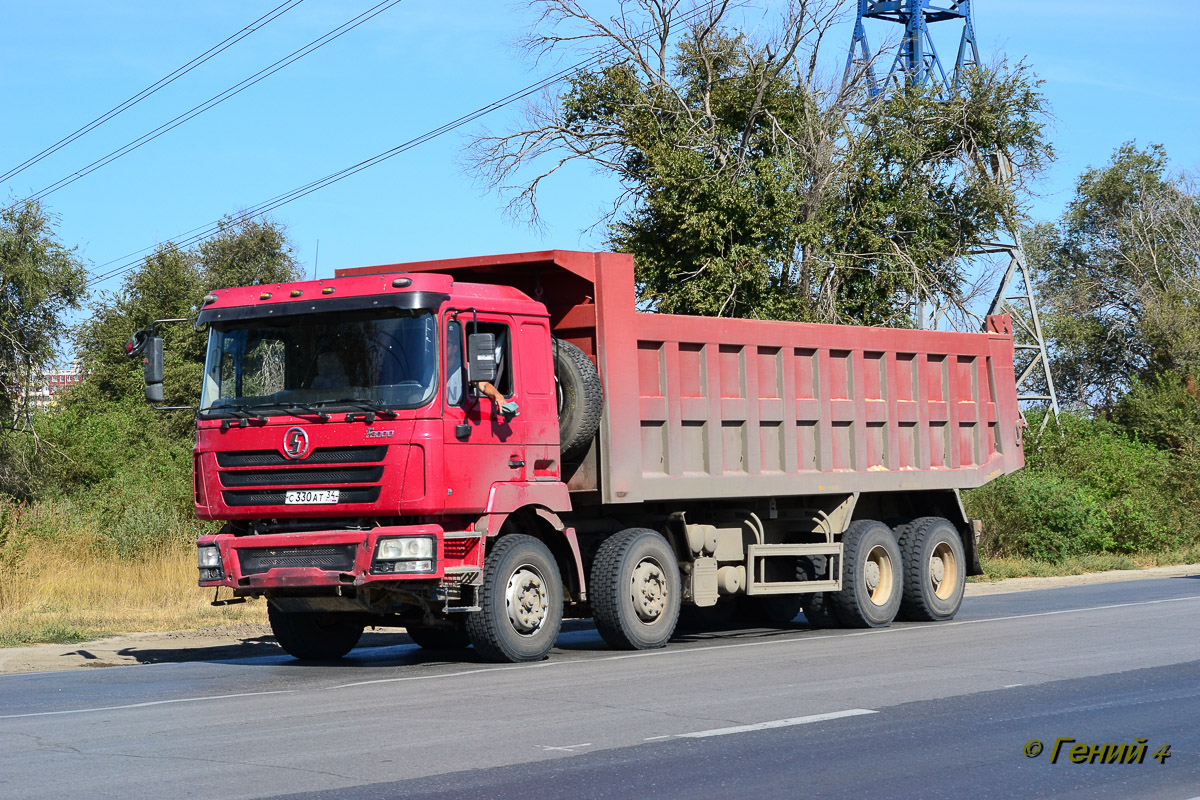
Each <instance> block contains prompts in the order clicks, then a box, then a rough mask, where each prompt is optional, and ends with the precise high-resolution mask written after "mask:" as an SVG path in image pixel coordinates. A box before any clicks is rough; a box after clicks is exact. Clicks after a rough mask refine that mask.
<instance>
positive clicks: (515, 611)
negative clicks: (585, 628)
mask: <svg viewBox="0 0 1200 800" xmlns="http://www.w3.org/2000/svg"><path fill="white" fill-rule="evenodd" d="M562 614H563V588H562V578H561V577H560V576H559V574H558V564H557V563H555V561H554V556H553V555H551V553H550V550H549V548H547V547H546V545H544V544H542V542H540V541H538V540H537V539H535V538H533V537H532V536H526V535H525V534H521V533H510V534H508V535H506V536H502V537H500V539H498V540H497V541H496V542H495V544H493V545H492V549H491V552H490V553H488V555H487V559H486V560H485V561H484V568H483V585H482V586H480V587H479V610H478V611H472V612H470V613H468V614H467V636H468V638H469V639H470V640H471V644H473V645H474V646H475V651H476V652H477V653H479V656H480V657H481V658H482V659H484V660H485V661H497V662H509V663H516V662H523V661H541V660H542V659H543V658H545V657H546V654H547V653H549V652H550V648H551V647H553V646H554V642H555V640H556V639H558V629H559V626H560V625H562Z"/></svg>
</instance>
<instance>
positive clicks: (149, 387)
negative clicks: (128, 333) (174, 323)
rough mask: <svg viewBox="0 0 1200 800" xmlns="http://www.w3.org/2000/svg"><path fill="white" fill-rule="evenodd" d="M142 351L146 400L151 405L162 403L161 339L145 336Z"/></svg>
mask: <svg viewBox="0 0 1200 800" xmlns="http://www.w3.org/2000/svg"><path fill="white" fill-rule="evenodd" d="M134 335H135V336H136V335H137V334H134ZM142 351H143V356H142V368H143V372H144V374H145V377H146V399H147V400H149V401H150V402H151V403H161V402H162V401H163V342H162V338H161V337H158V336H147V337H146V341H145V342H144V343H143V345H142Z"/></svg>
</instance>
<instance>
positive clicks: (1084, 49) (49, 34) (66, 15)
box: [0, 0, 1200, 288]
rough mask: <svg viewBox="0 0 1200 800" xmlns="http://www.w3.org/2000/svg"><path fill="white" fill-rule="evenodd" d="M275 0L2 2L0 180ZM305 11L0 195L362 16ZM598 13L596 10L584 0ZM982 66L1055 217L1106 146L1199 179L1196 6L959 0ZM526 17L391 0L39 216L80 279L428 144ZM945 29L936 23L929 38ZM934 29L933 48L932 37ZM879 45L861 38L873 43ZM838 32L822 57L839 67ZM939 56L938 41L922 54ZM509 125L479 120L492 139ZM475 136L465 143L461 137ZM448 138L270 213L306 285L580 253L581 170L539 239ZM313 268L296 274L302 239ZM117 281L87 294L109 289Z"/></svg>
mask: <svg viewBox="0 0 1200 800" xmlns="http://www.w3.org/2000/svg"><path fill="white" fill-rule="evenodd" d="M280 2H282V0H241V1H240V2H226V1H225V0H206V2H204V3H177V2H165V3H164V2H142V1H141V0H138V1H136V2H135V0H109V1H108V2H103V3H100V2H90V3H89V2H71V1H70V0H63V1H62V2H56V3H27V2H12V0H0V9H2V10H3V19H4V33H5V35H4V42H5V44H4V46H3V47H0V91H3V96H4V99H5V103H4V107H5V111H6V114H5V117H6V119H5V125H4V127H3V134H2V135H0V172H3V171H4V170H7V169H8V168H9V167H11V166H15V165H16V164H17V163H19V162H21V161H23V160H24V159H25V158H27V157H28V156H30V155H32V154H34V153H36V152H37V151H39V150H40V149H42V148H43V147H45V146H46V145H48V144H50V143H52V142H54V141H55V140H57V139H59V138H60V137H62V136H64V135H65V134H67V133H69V132H70V131H72V130H74V129H75V128H77V127H79V126H80V125H82V124H83V123H86V122H87V121H89V120H91V119H92V118H93V117H95V116H97V115H98V114H100V113H103V112H104V111H106V110H107V109H108V108H110V107H112V106H113V105H115V104H116V103H118V102H120V101H122V100H124V99H125V98H126V97H128V96H130V95H131V94H133V93H135V92H137V91H138V90H140V89H141V88H143V87H144V86H146V85H148V84H150V83H152V82H154V81H155V80H157V79H159V78H160V77H162V76H163V75H165V74H166V73H168V72H170V71H171V70H173V69H175V68H176V67H177V66H179V65H180V64H182V63H183V62H185V61H187V60H189V59H190V58H192V57H193V56H195V55H197V54H199V53H200V52H202V51H204V50H206V49H207V48H208V47H210V46H212V45H214V44H216V43H217V42H218V41H220V40H222V39H224V38H225V37H226V36H228V35H230V34H232V33H233V32H234V31H236V30H237V29H239V28H241V27H242V26H244V25H246V24H247V23H249V22H250V21H251V20H253V19H254V18H256V17H258V16H260V15H261V14H263V13H265V12H267V11H268V10H269V9H271V8H273V7H275V6H276V5H278V4H279V3H280ZM375 2H376V0H305V2H303V3H302V4H301V5H300V6H298V7H297V8H296V9H295V10H293V11H291V12H289V13H288V14H286V15H284V16H283V17H281V18H280V19H279V20H277V21H275V22H273V23H271V24H270V25H268V26H266V27H264V28H263V29H261V30H259V31H257V32H256V33H254V34H253V35H252V36H250V37H249V38H247V39H246V40H245V41H243V42H241V43H239V44H238V45H236V46H234V47H233V48H231V49H229V50H228V51H226V52H225V53H222V54H221V55H219V56H217V57H216V58H214V59H213V60H212V61H210V62H208V63H207V64H205V65H203V66H201V67H200V68H198V69H196V70H195V71H193V72H192V73H190V74H188V75H187V76H185V77H184V78H183V79H181V80H179V81H177V82H176V83H174V84H172V85H171V86H170V87H168V88H166V89H164V90H163V91H161V92H159V93H158V94H156V95H154V96H153V97H152V98H150V99H149V100H147V101H145V102H143V103H142V104H140V105H138V106H137V107H135V108H134V109H133V110H131V111H129V112H126V113H125V114H123V115H121V116H120V117H118V118H116V119H115V120H114V121H112V122H110V123H108V124H106V125H104V126H102V127H100V128H98V129H97V130H96V131H95V132H93V133H91V134H89V135H87V136H85V137H84V138H82V139H80V140H79V141H78V142H76V143H74V144H72V145H70V146H68V147H66V148H65V149H63V150H62V151H61V152H59V153H57V154H55V155H54V156H52V157H50V158H48V159H46V160H45V161H43V162H42V163H40V164H38V165H36V166H35V167H33V168H32V169H30V170H28V171H26V172H24V173H22V174H21V175H19V176H17V177H16V178H14V179H13V180H11V181H9V182H7V183H6V184H5V185H3V186H0V194H3V195H5V196H15V197H23V196H25V195H27V194H29V193H31V192H32V191H36V190H38V189H41V188H42V187H43V186H46V185H48V184H50V183H53V182H54V181H56V180H58V179H59V178H61V177H63V176H64V175H67V174H69V173H71V172H73V171H74V170H76V169H78V168H79V167H81V166H83V165H85V164H87V163H89V162H91V161H92V160H94V159H95V158H97V157H99V156H101V155H103V154H105V153H107V152H109V151H110V150H112V149H114V148H116V147H120V146H121V145H123V144H125V143H126V142H128V141H130V140H132V139H134V138H136V137H138V136H139V135H141V134H142V133H144V132H146V131H147V130H149V129H151V128H154V127H156V126H157V125H159V124H161V123H162V122H164V121H165V120H167V119H169V118H171V117H173V116H175V115H176V114H178V113H180V112H181V111H184V110H186V109H187V108H189V107H191V106H192V105H194V104H196V103H198V102H200V101H201V100H204V99H206V98H208V97H210V96H211V95H214V94H216V93H218V92H220V91H222V90H224V89H225V88H226V87H228V86H230V85H231V84H233V83H236V82H237V81H239V80H241V79H243V78H245V77H247V76H248V75H250V74H252V73H254V72H255V71H257V70H258V69H260V68H262V67H263V66H266V65H267V64H269V63H271V62H272V61H274V60H276V59H277V58H280V57H282V56H284V55H286V54H287V53H289V52H291V51H292V50H294V49H295V48H297V47H300V46H301V45H303V44H305V43H307V42H309V41H310V40H312V39H314V38H316V37H317V36H320V35H321V34H323V33H325V32H326V31H328V30H330V29H331V28H333V27H335V26H336V25H338V24H340V23H342V22H344V21H345V20H347V19H349V18H350V17H352V16H354V15H356V14H358V13H359V12H361V11H363V10H365V9H367V8H368V7H370V6H372V5H374V3H375ZM589 5H590V6H592V7H596V8H604V7H606V6H609V5H611V4H610V3H608V2H595V3H590V4H589ZM975 13H976V24H977V28H978V32H979V40H980V47H981V51H982V54H983V57H984V59H985V60H988V59H989V58H990V57H991V56H993V55H996V54H1000V53H1003V54H1007V56H1008V57H1009V58H1011V59H1017V58H1025V59H1026V60H1027V61H1028V62H1029V63H1030V64H1031V65H1032V66H1033V67H1034V69H1035V70H1036V71H1037V72H1038V73H1039V74H1040V75H1041V76H1042V77H1043V78H1044V79H1045V82H1046V83H1045V87H1044V91H1045V92H1046V94H1047V96H1048V97H1049V100H1050V103H1051V105H1052V110H1053V113H1054V115H1055V120H1054V122H1053V131H1052V136H1053V139H1054V141H1055V144H1056V147H1057V149H1058V154H1059V161H1058V163H1057V164H1056V165H1055V166H1054V168H1053V169H1052V170H1051V172H1050V173H1049V174H1048V176H1047V177H1046V179H1045V180H1044V181H1043V182H1042V183H1041V184H1040V185H1039V186H1038V187H1037V188H1038V190H1039V193H1040V196H1039V197H1038V198H1036V199H1035V201H1034V204H1033V209H1034V213H1035V215H1036V216H1038V217H1040V218H1054V217H1056V216H1057V215H1058V214H1059V213H1060V212H1061V210H1062V207H1063V205H1064V204H1065V203H1066V202H1067V201H1068V200H1069V198H1070V194H1071V189H1072V186H1073V183H1074V179H1075V177H1076V176H1077V175H1078V174H1079V172H1080V171H1081V170H1083V169H1085V168H1086V167H1087V166H1088V165H1100V164H1102V163H1104V162H1105V161H1106V160H1107V159H1108V157H1109V155H1110V154H1111V152H1112V151H1113V149H1114V148H1116V147H1117V146H1118V145H1120V144H1121V143H1122V142H1124V141H1126V140H1130V139H1136V140H1137V141H1138V142H1139V143H1142V144H1146V143H1149V142H1157V143H1161V144H1163V145H1165V146H1166V148H1167V151H1168V153H1169V155H1170V156H1171V158H1172V161H1173V163H1174V164H1175V165H1176V166H1177V167H1180V168H1186V169H1196V168H1198V167H1200V136H1198V135H1197V131H1198V130H1200V88H1198V87H1197V85H1196V83H1195V80H1194V76H1195V72H1196V66H1197V64H1198V63H1200V58H1198V57H1197V52H1196V45H1195V42H1194V37H1195V31H1196V30H1197V29H1200V8H1197V7H1196V6H1195V5H1194V4H1182V3H1168V2H1165V0H1158V1H1157V2H1152V1H1147V2H1142V3H1138V4H1131V3H1128V2H1122V3H1118V2H1107V1H1106V0H1091V1H1090V2H1084V1H1083V0H1054V1H1053V2H1050V1H1048V0H1036V2H1035V0H1003V1H1002V0H977V2H976V12H975ZM531 21H532V18H531V16H530V14H529V12H528V11H525V10H523V9H522V8H521V7H520V6H513V5H510V4H508V3H504V2H484V1H483V0H404V2H402V3H401V4H400V5H398V6H396V7H395V8H393V9H391V10H389V11H387V12H385V13H384V14H382V15H380V16H379V17H377V18H375V19H374V20H372V21H370V22H368V23H366V24H365V25H363V26H362V27H360V28H358V29H356V30H354V31H351V32H350V33H348V34H346V35H345V36H343V37H342V38H340V39H338V40H337V41H335V42H334V43H332V44H330V45H328V46H326V47H325V48H323V49H321V50H318V51H317V52H315V53H314V54H312V55H310V56H308V57H307V58H304V59H302V60H301V61H299V62H297V63H296V64H294V65H292V66H290V67H288V68H287V69H284V70H283V71H281V72H279V73H278V74H276V75H274V76H272V77H269V78H267V79H266V80H264V81H263V82H262V83H260V84H258V85H257V86H254V87H252V88H250V89H248V90H247V91H245V92H243V93H242V94H240V95H238V96H237V97H235V98H233V99H232V100H230V101H228V102H225V103H224V104H222V105H220V106H218V107H216V108H215V109H213V110H212V111H209V112H207V113H206V114H203V115H201V116H200V117H198V118H197V119H195V120H193V121H191V122H189V123H187V124H186V125H184V126H182V127H180V128H178V129H177V130H174V131H172V132H170V133H168V134H166V135H164V136H163V137H161V138H159V139H157V140H156V141H154V142H151V143H150V144H148V145H146V146H145V147H143V148H141V149H140V150H138V151H136V152H134V153H132V154H130V155H128V156H126V157H124V158H122V159H120V160H118V161H116V162H115V163H113V164H111V165H109V166H106V167H104V168H102V169H100V170H98V171H97V172H95V173H94V174H92V175H89V176H87V177H85V178H83V179H81V180H79V181H77V182H76V183H74V184H72V185H70V186H68V187H66V188H64V189H62V190H60V191H59V192H57V193H55V194H53V195H51V196H50V197H49V198H47V200H46V203H47V205H48V207H49V208H50V209H51V210H52V211H53V212H55V213H57V214H59V215H60V216H61V226H60V235H61V238H62V239H63V241H64V242H66V243H67V244H70V245H77V246H78V248H79V254H80V255H81V256H82V257H83V259H84V260H85V262H86V263H88V264H89V265H95V266H99V265H101V264H104V263H105V262H108V261H110V260H112V259H116V258H118V257H120V256H123V255H125V254H126V253H129V252H131V251H136V250H138V249H140V248H143V247H147V246H150V245H153V244H154V243H155V242H158V241H161V240H165V239H169V238H172V237H174V236H176V235H178V234H180V233H182V232H184V231H187V230H190V229H192V228H194V227H197V226H199V225H203V224H205V223H208V222H211V221H213V220H215V219H217V218H218V217H220V216H221V215H223V214H226V213H230V212H234V211H236V210H238V209H240V208H245V207H249V206H252V205H254V204H256V203H258V202H260V201H263V200H265V199H267V198H269V197H272V196H274V195H277V194H280V193H282V192H285V191H288V190H290V189H293V188H295V187H297V186H300V185H302V184H304V183H307V182H308V181H310V180H313V179H315V178H318V177H321V176H323V175H326V174H328V173H331V172H334V171H336V170H338V169H341V168H343V167H345V166H348V165H350V164H352V163H355V162H357V161H359V160H361V159H363V158H366V157H369V156H372V155H374V154H376V153H378V152H381V151H383V150H386V149H388V148H389V147H392V146H394V145H396V144H398V143H400V142H402V141H405V140H407V139H409V138H411V137H413V136H416V135H419V134H421V133H424V132H425V131H427V130H429V129H431V128H434V127H436V126H438V125H440V124H442V123H444V122H447V121H449V120H451V119H454V118H455V117H458V116H459V115H461V114H463V113H465V112H469V111H471V110H474V109H475V108H477V107H480V106H483V105H485V104H487V103H489V102H491V101H492V100H495V99H496V98H498V97H501V96H503V95H505V94H508V93H509V92H511V91H513V90H514V89H517V88H520V87H523V86H525V85H527V84H529V83H531V82H533V81H534V80H536V79H537V78H538V77H540V76H541V75H543V74H545V72H546V71H547V69H546V68H545V67H538V66H536V65H533V64H531V63H529V62H527V61H525V60H523V59H522V58H521V57H520V56H519V55H518V54H517V53H516V51H515V49H514V47H513V42H514V40H515V39H516V38H517V36H518V35H519V34H520V33H521V32H522V31H523V29H524V28H525V26H527V25H528V24H529V23H530V22H531ZM944 25H945V24H944ZM935 30H938V28H937V27H935ZM883 32H884V30H883V29H882V28H878V27H876V28H874V29H872V31H871V32H870V35H871V36H872V38H873V39H876V43H877V42H878V40H879V39H880V38H881V37H882V34H883ZM849 36H850V31H849V27H848V26H847V27H846V29H845V33H844V35H841V34H839V35H838V36H837V37H836V39H835V41H836V42H837V45H836V47H832V48H830V50H829V55H830V56H831V64H830V67H831V69H837V68H840V63H841V59H842V58H843V57H844V48H845V46H846V45H848V44H849ZM939 44H940V47H941V50H942V54H943V58H944V59H949V60H953V54H954V51H955V50H956V48H957V39H954V41H942V40H939ZM507 119H511V113H509V114H507V115H506V114H505V112H501V113H500V114H498V115H496V117H495V118H490V119H489V124H490V125H491V126H492V127H496V128H503V127H505V124H506V120H507ZM472 130H477V129H472ZM464 137H465V133H463V132H459V133H453V134H450V135H448V136H445V137H442V138H441V139H438V140H436V141H434V142H432V143H429V144H426V145H423V146H421V147H418V148H416V149H414V150H412V151H411V152H409V153H407V154H404V155H401V156H398V157H397V158H395V159H392V160H391V161H389V162H387V163H385V164H383V165H381V166H378V167H375V168H373V169H370V170H367V171H365V172H363V173H361V174H359V175H357V176H355V177H352V178H350V179H348V180H346V181H343V182H341V183H339V184H337V185H335V186H333V187H331V188H328V189H324V190H322V191H320V192H318V193H316V194H313V195H310V196H308V197H306V198H304V199H301V200H299V201H297V202H295V203H292V204H290V205H288V206H285V207H283V208H281V209H279V210H278V211H276V212H274V214H273V217H274V218H275V219H277V220H278V221H280V222H282V223H283V224H284V225H285V226H286V227H287V229H288V231H289V234H290V236H291V238H292V241H293V243H294V245H295V255H296V256H297V258H298V259H299V260H300V262H301V263H302V264H303V265H304V266H305V268H306V269H307V270H308V271H309V273H310V274H311V273H312V271H313V269H314V266H316V267H317V270H318V273H319V274H320V275H321V276H327V275H330V274H331V273H332V271H333V269H334V268H336V267H344V266H345V267H348V266H359V265H364V264H376V263H386V262H394V261H407V260H416V259H424V258H441V257H453V256H463V255H476V254H483V253H498V252H512V251H520V250H534V249H546V248H551V247H560V248H570V249H592V248H598V247H599V246H600V244H601V240H602V238H603V232H602V231H598V230H590V231H589V230H588V228H589V227H590V226H591V224H592V223H593V222H594V221H595V220H596V218H597V217H598V216H599V214H600V213H601V212H602V211H603V210H604V209H605V208H606V207H607V204H608V203H609V202H610V201H611V199H612V197H613V193H614V187H613V185H612V184H611V182H609V181H607V180H605V179H603V178H600V177H598V176H596V175H594V174H592V173H591V172H589V171H588V170H587V169H585V168H579V169H573V170H570V171H568V172H566V173H565V174H563V175H562V176H561V177H560V178H559V179H558V180H556V181H554V182H553V183H552V184H551V185H549V186H548V187H547V191H546V192H544V194H543V197H542V207H543V211H544V213H545V226H544V228H543V229H542V230H532V229H530V228H529V227H527V226H524V225H521V224H515V223H513V222H511V221H509V220H507V219H506V218H505V217H504V215H503V213H502V211H503V205H504V201H503V200H502V199H501V198H498V197H497V196H495V195H492V194H487V193H485V192H484V191H483V190H482V189H481V188H480V187H479V186H478V185H477V184H476V182H475V181H474V180H473V179H472V177H471V176H470V175H469V174H467V173H466V172H465V169H464V167H463V159H462V147H463V144H464ZM318 240H319V241H320V257H319V264H314V261H315V260H316V255H317V241H318ZM116 285H117V281H115V280H114V281H109V282H107V283H105V284H102V287H103V288H115V287H116Z"/></svg>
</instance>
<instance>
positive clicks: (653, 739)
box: [642, 734, 673, 742]
mask: <svg viewBox="0 0 1200 800" xmlns="http://www.w3.org/2000/svg"><path fill="white" fill-rule="evenodd" d="M670 738H673V737H672V736H671V734H667V735H666V736H647V737H646V738H645V739H642V741H643V742H659V741H662V740H663V739H670Z"/></svg>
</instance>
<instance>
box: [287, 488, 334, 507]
mask: <svg viewBox="0 0 1200 800" xmlns="http://www.w3.org/2000/svg"><path fill="white" fill-rule="evenodd" d="M338 495H339V491H338V490H337V489H291V490H289V491H288V492H287V494H285V495H284V496H283V502H284V503H285V504H286V505H289V506H319V505H325V504H330V503H336V502H337V501H338Z"/></svg>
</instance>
